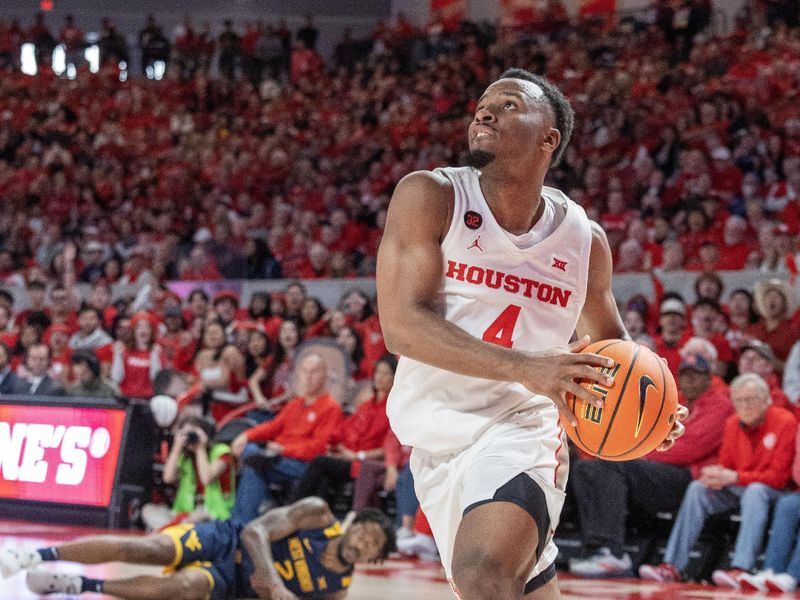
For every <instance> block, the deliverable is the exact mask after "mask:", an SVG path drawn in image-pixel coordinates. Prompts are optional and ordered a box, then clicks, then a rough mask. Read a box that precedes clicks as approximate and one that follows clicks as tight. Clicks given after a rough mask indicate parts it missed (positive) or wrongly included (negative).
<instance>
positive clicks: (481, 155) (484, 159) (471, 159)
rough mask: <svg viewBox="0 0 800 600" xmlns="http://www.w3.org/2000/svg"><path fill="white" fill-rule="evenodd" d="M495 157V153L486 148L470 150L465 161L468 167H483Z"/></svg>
mask: <svg viewBox="0 0 800 600" xmlns="http://www.w3.org/2000/svg"><path fill="white" fill-rule="evenodd" d="M494 159H495V155H494V154H492V153H491V152H487V151H486V150H470V151H469V152H468V153H467V157H466V159H465V161H464V162H465V163H466V164H467V166H468V167H472V168H474V169H482V168H484V167H485V166H486V165H488V164H489V163H490V162H492V161H493V160H494Z"/></svg>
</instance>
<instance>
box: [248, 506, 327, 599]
mask: <svg viewBox="0 0 800 600" xmlns="http://www.w3.org/2000/svg"><path fill="white" fill-rule="evenodd" d="M334 521H335V517H334V516H333V513H332V512H331V509H330V508H328V504H327V503H326V502H325V501H324V500H323V499H322V498H316V497H309V498H303V499H302V500H299V501H297V502H295V503H294V504H290V505H289V506H282V507H280V508H274V509H272V510H270V511H267V512H266V513H264V514H263V515H262V516H260V517H258V518H257V519H254V520H253V521H251V522H250V523H248V525H247V526H246V527H245V528H244V529H243V530H242V535H241V540H242V544H243V545H244V547H245V549H246V550H247V554H248V555H249V556H250V560H251V561H252V562H253V567H254V570H253V576H252V577H251V579H250V584H251V585H252V586H253V589H254V590H255V591H256V592H257V593H258V594H259V597H261V598H264V599H266V600H296V596H295V595H294V594H293V593H292V592H290V591H289V590H288V589H286V586H285V585H283V580H282V579H281V577H280V575H278V571H277V570H276V569H275V565H274V564H273V560H272V546H271V545H270V543H271V542H274V541H275V540H280V539H283V538H285V537H287V536H289V535H291V534H292V533H294V532H295V531H298V530H300V529H320V528H322V527H328V526H329V525H331V523H333V522H334Z"/></svg>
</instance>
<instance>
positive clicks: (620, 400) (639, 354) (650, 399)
mask: <svg viewBox="0 0 800 600" xmlns="http://www.w3.org/2000/svg"><path fill="white" fill-rule="evenodd" d="M583 352H593V353H595V354H600V355H602V356H607V357H609V358H611V359H613V360H614V363H615V364H614V366H613V367H603V368H602V369H601V370H602V371H604V372H605V373H607V374H608V375H609V376H611V377H613V378H614V383H613V384H612V385H611V386H608V387H606V386H602V385H600V384H599V383H594V382H584V383H582V384H581V385H583V386H584V387H585V388H586V389H587V390H589V391H590V392H591V393H592V394H594V395H596V396H599V397H600V398H602V399H603V406H602V408H597V407H595V406H593V405H591V404H588V403H586V402H585V401H584V400H582V399H580V398H576V397H575V396H574V395H573V394H567V406H568V407H569V409H570V410H571V411H572V412H573V413H574V414H575V417H576V419H577V421H578V425H577V426H576V427H572V426H571V425H570V424H569V423H567V422H566V421H565V420H563V419H562V425H563V427H564V430H565V431H566V432H567V435H568V436H569V438H570V439H571V440H572V441H573V442H574V443H575V445H577V446H578V447H579V448H581V449H582V450H584V451H585V452H588V453H589V454H592V455H593V456H597V457H598V458H602V459H605V460H616V461H620V460H632V459H634V458H640V457H642V456H644V455H645V454H648V453H650V452H652V451H653V450H655V449H656V448H657V447H658V446H659V445H660V444H661V443H662V442H663V441H664V440H665V439H666V437H667V435H668V434H669V432H670V430H671V429H672V426H673V424H674V423H675V420H676V418H677V411H678V388H677V386H676V385H675V379H674V377H673V376H672V373H671V372H670V370H669V368H667V365H666V364H665V363H664V361H662V360H661V358H659V356H658V355H657V354H656V353H655V352H653V351H652V350H650V349H649V348H647V347H645V346H640V345H639V344H637V343H636V342H631V341H625V340H603V341H600V342H595V343H593V344H590V345H589V346H587V347H586V348H585V349H584V350H583Z"/></svg>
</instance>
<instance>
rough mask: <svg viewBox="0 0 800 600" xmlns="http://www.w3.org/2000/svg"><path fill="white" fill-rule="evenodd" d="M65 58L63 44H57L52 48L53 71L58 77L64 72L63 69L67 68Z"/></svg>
mask: <svg viewBox="0 0 800 600" xmlns="http://www.w3.org/2000/svg"><path fill="white" fill-rule="evenodd" d="M66 59H67V54H66V52H64V44H59V45H58V46H56V47H55V49H54V50H53V73H55V74H56V75H58V76H59V77H60V76H61V74H62V73H64V69H66V68H67V65H66Z"/></svg>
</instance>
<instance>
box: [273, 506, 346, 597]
mask: <svg viewBox="0 0 800 600" xmlns="http://www.w3.org/2000/svg"><path fill="white" fill-rule="evenodd" d="M341 535H342V526H341V524H340V523H339V522H338V521H336V522H334V524H333V525H331V526H330V527H327V528H325V529H301V530H299V531H296V532H295V533H293V534H291V535H290V536H288V537H285V538H283V539H280V540H276V541H274V542H272V544H271V546H272V558H273V560H274V564H275V570H276V571H278V574H279V575H280V576H281V579H282V580H283V584H284V585H285V586H286V587H287V588H288V589H289V590H290V591H291V592H292V593H294V594H295V595H297V596H299V597H300V598H323V597H324V596H325V595H327V594H332V593H334V592H338V591H339V590H343V589H346V588H347V587H349V586H350V580H351V578H352V575H353V570H352V569H350V570H348V571H347V572H345V573H334V572H333V571H330V570H328V569H326V568H325V567H323V566H322V563H321V562H320V558H321V556H322V552H323V551H324V550H325V548H326V547H327V546H328V544H329V543H330V542H331V540H333V539H336V538H337V537H339V536H341Z"/></svg>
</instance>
